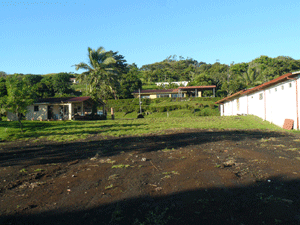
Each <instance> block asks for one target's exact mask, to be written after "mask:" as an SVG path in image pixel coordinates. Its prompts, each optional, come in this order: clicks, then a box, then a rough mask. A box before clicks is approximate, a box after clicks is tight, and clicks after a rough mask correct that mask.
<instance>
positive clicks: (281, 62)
mask: <svg viewBox="0 0 300 225" xmlns="http://www.w3.org/2000/svg"><path fill="white" fill-rule="evenodd" d="M88 57H89V60H88V62H80V63H78V64H75V65H74V66H75V69H76V70H80V69H83V70H84V71H83V72H82V73H78V74H74V73H66V72H65V73H57V74H50V75H32V74H25V75H24V74H14V75H8V74H6V73H5V72H3V71H0V114H1V113H3V112H4V111H6V110H8V109H10V110H12V111H13V112H16V113H19V114H20V113H23V114H24V113H25V111H24V110H26V106H27V105H28V104H31V103H32V102H33V101H34V100H35V99H38V98H47V97H63V96H80V95H88V96H92V97H93V98H101V99H103V100H105V101H106V100H108V99H127V98H132V97H133V96H132V95H131V93H132V92H134V91H135V90H138V89H139V88H142V86H143V85H153V86H155V85H154V83H155V82H169V83H170V82H173V81H188V82H189V84H188V85H190V86H194V85H195V86H201V85H216V87H217V88H216V90H217V91H216V96H217V97H225V96H228V95H230V94H233V93H235V92H237V91H239V90H242V89H245V88H250V87H254V86H256V85H259V84H262V83H264V82H267V81H270V80H272V79H274V78H276V77H278V76H281V75H283V74H285V73H288V72H293V71H297V70H300V60H295V59H293V58H291V57H287V56H278V57H276V58H271V57H268V56H260V57H259V58H256V59H254V60H252V61H251V62H249V63H237V64H235V63H231V64H230V65H227V64H221V63H219V62H216V63H214V64H208V63H205V62H202V61H201V62H198V61H197V60H195V59H192V58H183V57H181V56H179V57H177V56H176V55H173V56H169V57H167V58H166V59H165V60H163V61H161V62H156V63H152V64H148V65H143V66H142V67H141V68H138V67H137V65H136V64H134V63H133V64H128V63H127V61H126V60H125V57H124V56H123V55H121V54H119V53H118V52H114V51H106V50H105V49H104V48H103V47H99V48H98V49H92V48H90V47H89V48H88ZM72 77H73V78H76V80H77V81H79V82H80V84H81V85H84V86H86V91H83V92H78V91H76V90H75V89H74V85H72V83H71V82H70V78H72ZM170 87H172V88H174V87H175V86H174V85H173V86H172V85H170V86H168V87H165V88H170Z"/></svg>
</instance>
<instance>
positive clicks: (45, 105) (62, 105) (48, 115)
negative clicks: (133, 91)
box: [7, 96, 105, 121]
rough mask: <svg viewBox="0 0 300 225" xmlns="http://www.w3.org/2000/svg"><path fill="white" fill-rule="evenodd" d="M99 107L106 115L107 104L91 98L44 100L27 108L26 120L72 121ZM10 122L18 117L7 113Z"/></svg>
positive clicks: (39, 100) (89, 113)
mask: <svg viewBox="0 0 300 225" xmlns="http://www.w3.org/2000/svg"><path fill="white" fill-rule="evenodd" d="M95 105H97V106H98V108H102V113H103V114H105V109H104V107H105V104H104V103H103V101H101V100H100V99H99V100H98V101H97V102H95V101H94V100H93V99H92V98H91V97H89V96H85V97H62V98H42V99H38V100H37V101H35V102H34V104H32V105H30V106H28V107H27V113H26V115H24V116H25V118H26V120H71V119H73V118H74V116H75V115H79V116H84V115H91V114H92V111H93V107H94V106H95ZM7 119H8V120H9V121H15V120H17V115H15V114H14V113H12V112H7Z"/></svg>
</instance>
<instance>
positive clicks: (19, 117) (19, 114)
mask: <svg viewBox="0 0 300 225" xmlns="http://www.w3.org/2000/svg"><path fill="white" fill-rule="evenodd" d="M21 118H22V114H21V113H18V122H19V124H20V129H21V132H22V133H23V124H22V122H21Z"/></svg>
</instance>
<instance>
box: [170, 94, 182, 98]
mask: <svg viewBox="0 0 300 225" xmlns="http://www.w3.org/2000/svg"><path fill="white" fill-rule="evenodd" d="M180 97H183V96H182V94H172V98H180Z"/></svg>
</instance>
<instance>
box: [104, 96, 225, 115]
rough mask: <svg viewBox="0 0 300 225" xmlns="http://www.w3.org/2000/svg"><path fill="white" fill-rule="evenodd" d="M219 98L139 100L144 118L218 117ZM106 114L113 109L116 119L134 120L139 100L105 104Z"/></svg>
mask: <svg viewBox="0 0 300 225" xmlns="http://www.w3.org/2000/svg"><path fill="white" fill-rule="evenodd" d="M219 99H220V98H176V99H174V98H156V99H141V110H142V114H143V116H144V117H150V118H155V117H189V116H218V115H219V109H218V105H216V104H215V102H216V101H217V100H219ZM107 108H108V112H110V108H113V109H114V114H115V116H116V117H117V118H136V117H137V116H138V114H139V113H140V106H139V99H138V98H134V99H119V100H109V101H108V102H107Z"/></svg>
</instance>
